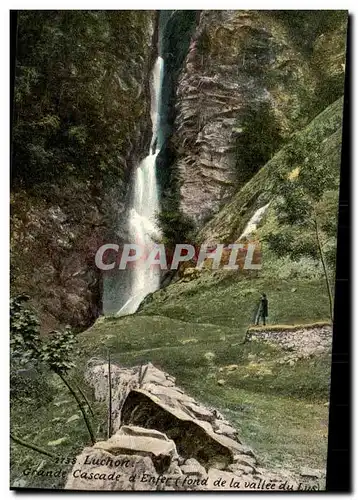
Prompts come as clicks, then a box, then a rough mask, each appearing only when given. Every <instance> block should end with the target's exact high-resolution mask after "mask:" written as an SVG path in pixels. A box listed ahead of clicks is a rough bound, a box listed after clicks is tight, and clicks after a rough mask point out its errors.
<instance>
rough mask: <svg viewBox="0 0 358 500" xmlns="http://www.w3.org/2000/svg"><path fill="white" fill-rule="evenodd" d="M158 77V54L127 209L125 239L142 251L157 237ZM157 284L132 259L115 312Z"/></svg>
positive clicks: (154, 272)
mask: <svg viewBox="0 0 358 500" xmlns="http://www.w3.org/2000/svg"><path fill="white" fill-rule="evenodd" d="M162 78H163V59H162V58H161V57H158V58H157V60H156V62H155V65H154V68H153V72H152V80H151V113H150V114H151V120H152V140H151V144H150V150H149V155H148V156H147V157H146V158H144V160H143V161H142V162H141V163H140V164H139V166H138V167H137V170H136V173H135V179H134V196H133V203H132V207H131V209H130V212H129V238H130V240H129V241H130V243H136V244H139V245H141V246H144V248H145V252H146V253H147V252H149V251H150V249H151V248H152V247H153V245H154V244H155V240H156V239H158V237H159V236H160V231H159V229H158V227H157V224H156V220H155V216H156V213H157V212H158V210H159V198H158V187H157V176H156V159H157V155H158V153H159V149H160V144H159V141H158V129H159V106H160V95H161V86H162ZM159 284H160V271H159V269H158V268H157V267H155V266H151V267H150V268H149V269H147V268H146V267H145V262H144V260H142V261H137V262H135V266H134V267H133V269H132V270H131V285H130V294H129V299H128V300H127V302H126V303H125V304H124V306H123V307H122V308H121V309H120V310H119V311H118V313H117V315H119V316H123V315H126V314H133V313H135V312H136V310H137V309H138V307H139V304H140V303H141V302H142V300H143V299H144V298H145V297H146V296H147V295H148V294H149V293H152V292H155V291H156V290H158V288H159Z"/></svg>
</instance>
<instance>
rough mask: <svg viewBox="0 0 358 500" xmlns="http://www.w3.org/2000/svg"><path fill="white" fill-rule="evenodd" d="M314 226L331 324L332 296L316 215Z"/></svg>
mask: <svg viewBox="0 0 358 500" xmlns="http://www.w3.org/2000/svg"><path fill="white" fill-rule="evenodd" d="M314 225H315V230H316V238H317V245H318V249H319V254H320V258H321V262H322V266H323V271H324V276H325V279H326V287H327V292H328V299H329V313H330V316H331V321H332V323H333V296H332V289H331V284H330V281H329V276H328V269H327V265H326V261H325V258H324V255H323V249H322V245H321V240H320V239H319V232H318V222H317V217H316V214H314Z"/></svg>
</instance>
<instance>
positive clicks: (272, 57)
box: [173, 11, 346, 227]
mask: <svg viewBox="0 0 358 500" xmlns="http://www.w3.org/2000/svg"><path fill="white" fill-rule="evenodd" d="M295 16H297V19H296V17H295ZM299 16H300V14H299V13H298V14H297V13H296V12H293V11H290V12H289V13H287V12H280V13H276V12H273V11H202V13H201V15H200V21H199V23H198V26H197V29H196V32H195V33H194V35H193V37H192V41H191V44H190V48H189V51H188V56H187V58H186V61H185V65H184V67H183V71H182V74H181V77H180V79H179V85H178V89H177V117H176V132H175V133H174V136H173V142H174V143H175V147H176V153H177V159H176V163H175V169H177V171H178V175H179V177H180V181H181V188H180V194H181V208H182V210H183V211H184V213H185V214H187V215H189V216H191V217H192V218H193V219H194V221H195V223H196V224H197V226H199V227H200V226H202V224H203V222H205V221H206V220H208V218H210V217H211V216H212V215H213V214H214V213H216V212H218V210H219V209H220V207H222V206H223V205H224V204H225V203H226V202H227V201H228V200H229V199H230V198H231V196H232V195H233V194H234V192H235V191H236V190H237V188H238V187H240V186H242V185H243V184H245V182H247V181H248V180H249V179H250V178H251V177H252V175H253V174H254V173H255V172H257V170H258V169H259V168H260V167H261V166H262V165H264V164H265V163H266V162H267V161H268V160H269V159H270V158H271V157H272V155H273V154H274V153H275V151H277V150H278V149H279V147H280V146H281V145H282V143H283V142H284V141H285V140H286V139H287V138H288V137H289V135H290V134H291V133H292V132H293V131H294V130H297V129H300V128H301V127H302V126H304V125H305V124H306V123H307V121H308V120H309V119H310V118H312V113H318V112H319V111H321V110H322V109H324V107H325V106H327V105H328V104H330V103H331V102H333V100H334V99H336V98H337V97H339V95H341V94H342V92H343V76H344V47H345V29H346V19H345V15H344V13H343V14H342V13H341V14H339V15H338V14H337V16H338V17H337V19H335V18H334V19H333V20H331V18H330V17H329V16H330V14H324V15H323V16H322V18H321V17H320V16H318V17H317V16H316V14H315V13H314V12H307V13H306V14H303V18H302V19H301V17H299ZM327 16H328V19H329V20H330V22H328V21H327V20H326V18H327ZM340 16H341V17H340ZM342 16H343V17H342ZM317 19H318V21H317ZM307 33H309V34H310V38H309V39H308V37H307ZM333 40H335V42H333ZM318 61H319V64H318ZM327 62H328V64H327ZM329 75H330V77H331V78H332V79H333V80H334V82H335V89H334V90H332V88H333V87H332V82H331V84H330V85H329V87H330V89H331V91H330V92H329V91H328V92H327V88H326V96H325V97H324V98H323V97H322V93H321V87H320V85H321V84H322V80H327V78H328V76H329ZM317 92H318V94H319V98H317Z"/></svg>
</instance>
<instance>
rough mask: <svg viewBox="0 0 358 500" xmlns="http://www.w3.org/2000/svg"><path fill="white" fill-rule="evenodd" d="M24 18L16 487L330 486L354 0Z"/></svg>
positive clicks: (17, 160)
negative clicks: (317, 5)
mask: <svg viewBox="0 0 358 500" xmlns="http://www.w3.org/2000/svg"><path fill="white" fill-rule="evenodd" d="M12 14H13V20H14V26H15V28H14V29H15V32H14V33H15V34H14V41H15V42H14V46H13V47H12V56H13V62H14V71H13V74H14V78H13V95H12V109H13V113H12V126H11V135H12V155H11V304H10V330H11V331H10V341H11V342H10V350H11V352H10V369H11V370H10V376H11V380H10V386H11V387H10V399H11V484H10V486H11V488H43V489H56V490H62V489H66V490H96V491H113V490H118V491H129V490H130V491H132V490H133V491H208V492H209V491H212V490H215V491H242V490H249V491H262V492H265V491H286V492H287V491H297V490H300V491H302V490H304V491H318V490H325V489H326V466H327V443H328V430H329V429H328V421H329V399H330V377H331V360H332V325H333V322H334V319H335V317H334V316H335V308H334V304H335V273H336V249H337V224H338V206H339V189H340V174H341V152H342V124H343V102H344V84H345V65H346V41H347V25H348V12H347V11H344V10H315V11H313V10H312V11H309V10H287V11H286V10H285V11H283V10H230V11H229V10H166V11H154V10H43V11H42V10H20V11H17V12H13V13H12Z"/></svg>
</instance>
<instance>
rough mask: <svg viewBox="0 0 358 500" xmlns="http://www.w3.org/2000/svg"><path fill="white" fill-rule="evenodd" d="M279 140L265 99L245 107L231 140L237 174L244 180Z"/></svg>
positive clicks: (279, 133)
mask: <svg viewBox="0 0 358 500" xmlns="http://www.w3.org/2000/svg"><path fill="white" fill-rule="evenodd" d="M282 142H283V137H282V133H281V131H280V126H279V124H278V122H277V119H276V117H275V115H274V113H273V111H272V109H271V106H270V104H269V103H268V102H261V103H259V104H258V105H256V106H255V108H254V109H251V108H250V107H248V108H247V109H246V112H245V114H244V118H243V120H242V123H241V126H240V133H239V134H238V135H237V139H236V143H235V155H236V169H237V178H238V181H239V183H240V184H243V183H245V182H247V180H248V179H250V178H251V177H252V176H253V175H254V174H255V173H256V172H257V171H258V170H259V168H260V167H262V166H263V165H265V163H266V162H267V161H269V160H270V159H271V158H272V156H273V154H274V153H275V152H276V151H277V150H278V149H279V147H280V146H281V144H282Z"/></svg>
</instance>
